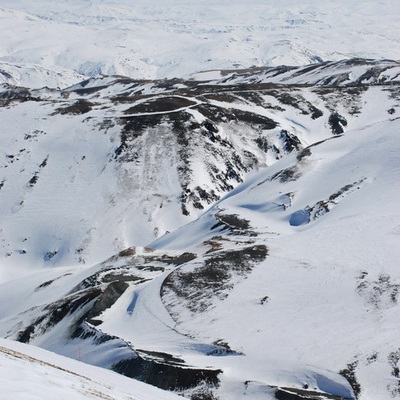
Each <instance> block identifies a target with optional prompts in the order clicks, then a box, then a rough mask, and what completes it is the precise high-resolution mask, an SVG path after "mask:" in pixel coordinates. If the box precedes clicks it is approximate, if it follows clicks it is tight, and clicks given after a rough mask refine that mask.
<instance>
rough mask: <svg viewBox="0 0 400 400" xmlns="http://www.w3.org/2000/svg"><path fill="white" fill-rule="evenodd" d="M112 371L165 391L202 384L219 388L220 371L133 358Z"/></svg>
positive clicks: (124, 361)
mask: <svg viewBox="0 0 400 400" xmlns="http://www.w3.org/2000/svg"><path fill="white" fill-rule="evenodd" d="M112 369H113V370H114V371H115V372H118V373H120V374H122V375H125V376H129V377H130V378H135V379H138V380H140V381H142V382H146V383H149V384H151V385H154V386H157V387H159V388H161V389H165V390H182V389H187V388H191V387H196V386H198V385H199V384H200V383H206V384H207V385H211V386H218V384H219V379H218V374H220V373H221V372H222V371H220V370H212V369H210V370H205V369H203V370H200V369H192V368H187V367H186V368H183V367H179V366H175V365H168V364H159V363H156V362H151V361H148V360H144V359H141V358H139V357H137V358H131V359H129V360H121V361H119V362H118V363H116V364H115V365H113V367H112Z"/></svg>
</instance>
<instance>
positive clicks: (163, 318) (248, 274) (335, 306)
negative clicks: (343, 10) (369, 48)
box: [0, 58, 400, 399]
mask: <svg viewBox="0 0 400 400" xmlns="http://www.w3.org/2000/svg"><path fill="white" fill-rule="evenodd" d="M399 72H400V64H399V63H398V62H396V61H374V60H369V59H368V60H365V59H360V58H357V59H351V60H344V61H337V62H323V63H320V64H311V65H308V66H306V67H304V66H303V67H296V68H294V67H282V66H281V67H269V68H264V67H263V68H250V69H240V70H231V71H228V70H213V71H208V72H203V73H198V74H194V75H192V76H191V78H190V79H163V80H136V79H132V78H127V77H123V76H101V77H97V78H92V79H88V80H85V81H83V82H81V83H79V84H75V85H73V86H71V87H69V88H67V89H63V90H61V89H49V88H42V89H31V88H24V87H21V86H13V85H10V84H6V83H5V84H3V85H2V87H1V91H0V101H1V107H0V116H1V121H2V122H3V124H2V128H1V129H0V135H1V136H0V141H1V143H2V144H3V146H4V147H3V148H4V149H5V150H4V152H3V155H2V160H1V165H0V202H1V207H0V213H1V214H0V220H1V227H0V256H1V266H2V268H1V273H2V276H1V280H2V282H3V283H2V285H1V289H0V336H1V337H5V338H9V339H14V340H18V341H21V342H25V343H30V344H33V345H36V346H39V347H42V348H44V349H47V350H51V351H53V352H56V353H59V354H62V355H66V356H68V357H71V358H77V359H79V360H81V361H84V362H86V363H89V364H93V365H97V366H101V367H105V368H109V369H112V370H114V371H117V372H120V373H122V374H125V375H127V376H130V377H133V378H137V379H139V380H142V381H144V382H147V383H150V384H152V385H155V386H158V387H160V388H162V389H167V390H174V391H177V392H179V393H180V394H182V395H184V396H186V397H189V398H192V399H217V398H221V399H222V398H229V399H241V398H252V399H258V398H260V399H261V398H271V399H274V398H275V399H316V398H323V399H339V398H346V399H355V398H357V399H370V398H385V397H388V396H392V397H393V398H395V397H396V396H399V393H400V390H399V386H398V375H399V374H398V368H399V365H398V363H399V360H400V356H399V351H398V348H399V344H398V343H397V341H398V339H397V332H398V329H397V328H398V323H397V320H398V318H397V317H398V315H397V314H398V304H397V300H398V299H397V297H398V291H399V287H400V286H399V285H400V276H399V274H398V271H397V264H398V259H399V250H398V235H399V223H398V217H399V211H398V194H399V189H400V188H399V183H398V182H399V181H400V180H399V173H400V170H399V162H398V154H399V150H400V149H399V146H400V142H399V140H398V131H399V127H400V126H399V119H398V114H399V107H400V97H399V96H400V91H399V76H400V75H399ZM104 260H105V261H104ZM50 267H51V268H50Z"/></svg>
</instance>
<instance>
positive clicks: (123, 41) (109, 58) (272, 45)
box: [0, 0, 400, 87]
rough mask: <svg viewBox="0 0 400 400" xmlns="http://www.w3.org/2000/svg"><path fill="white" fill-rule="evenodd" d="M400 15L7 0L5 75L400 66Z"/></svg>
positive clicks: (1, 54)
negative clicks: (348, 62) (372, 63)
mask: <svg viewBox="0 0 400 400" xmlns="http://www.w3.org/2000/svg"><path fill="white" fill-rule="evenodd" d="M399 11H400V10H399V3H398V1H397V0H385V1H380V2H376V1H371V0H368V1H363V2H362V4H360V2H358V1H355V0H352V1H346V0H335V1H332V2H329V3H321V2H318V1H312V2H307V3H299V2H298V1H295V0H284V1H282V2H280V4H279V6H276V5H275V4H272V3H271V4H270V3H266V2H265V1H262V0H251V1H248V2H246V6H245V7H244V6H243V2H241V1H239V0H235V1H231V0H230V1H227V0H222V1H219V2H218V3H215V2H212V1H211V0H205V1H202V2H200V3H198V2H190V3H188V2H186V1H185V2H183V1H182V0H174V1H169V2H168V4H164V2H161V1H160V0H150V1H136V2H135V4H134V5H132V4H131V2H129V1H127V0H119V1H118V2H116V1H111V0H107V1H102V2H101V3H99V2H89V1H85V2H78V1H72V2H71V1H60V2H56V3H54V2H52V1H50V0H46V1H40V2H30V1H19V2H17V3H16V2H15V1H9V0H2V1H1V2H0V18H1V23H0V29H1V38H2V40H1V42H0V63H1V64H0V66H1V67H0V69H4V70H5V71H6V72H7V73H9V74H11V75H12V78H7V77H4V76H3V77H2V79H5V80H6V81H9V82H16V83H19V84H21V85H25V86H34V87H38V86H42V85H44V84H46V85H47V86H54V87H56V86H60V87H66V86H69V85H71V84H72V83H74V82H73V81H74V79H75V78H78V77H79V76H85V77H90V76H95V75H97V74H107V75H125V76H130V77H135V78H145V79H154V78H164V77H182V76H185V75H190V74H193V73H196V72H199V71H209V70H222V69H233V68H247V67H250V66H253V65H255V66H267V65H306V64H309V63H318V62H321V61H326V60H341V59H344V58H351V57H364V58H375V59H400V53H399V50H398V49H399V46H398V38H399V26H398V23H397V15H398V13H399ZM338 21H340V23H338ZM83 38H84V39H83ZM21 67H22V68H21ZM67 71H69V72H68V73H67ZM48 74H49V75H48ZM211 74H212V76H217V75H216V74H218V72H216V73H215V74H214V73H211ZM0 76H2V75H1V74H0ZM205 76H206V77H207V78H208V77H210V74H209V73H208V74H207V75H200V77H202V78H204V77H205ZM78 80H79V78H78V79H76V80H75V83H76V82H77V81H78ZM46 81H47V82H46Z"/></svg>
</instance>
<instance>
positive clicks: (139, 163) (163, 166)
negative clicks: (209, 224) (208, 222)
mask: <svg viewBox="0 0 400 400" xmlns="http://www.w3.org/2000/svg"><path fill="white" fill-rule="evenodd" d="M353 67H357V68H358V70H359V71H362V73H361V72H359V74H358V75H357V74H353V78H354V81H352V80H351V79H352V77H351V76H350V75H349V73H350V72H349V71H351V70H352V68H353ZM310 68H311V67H310ZM398 68H399V67H398V63H396V62H381V63H379V62H372V61H369V60H364V61H362V60H352V61H348V62H338V63H326V64H323V65H322V66H320V67H318V68H317V69H315V68H314V67H312V68H311V69H312V70H313V71H314V72H315V74H314V75H313V74H312V71H310V70H309V69H305V68H302V67H301V68H297V69H289V70H288V71H287V72H288V73H290V79H291V81H292V82H296V80H297V82H298V84H296V85H295V84H293V83H292V84H290V85H289V84H286V85H283V84H282V82H281V79H282V76H281V75H280V74H278V75H276V83H271V82H270V80H269V81H268V82H263V79H264V78H265V71H260V70H259V69H253V70H251V71H246V72H243V71H242V72H232V73H228V77H230V78H232V82H236V83H231V84H229V82H227V81H226V80H225V78H221V79H220V80H216V81H215V80H213V81H204V80H202V81H196V80H187V81H185V80H175V79H174V80H161V81H136V80H133V79H129V78H122V77H102V78H97V79H91V80H88V81H85V82H82V83H80V84H77V85H74V86H72V87H70V88H69V89H68V90H55V89H54V90H50V89H41V90H29V89H25V88H21V87H15V86H9V85H3V86H2V87H1V89H0V105H1V107H0V118H1V120H2V121H3V124H2V126H1V127H0V141H1V144H2V147H1V153H0V217H1V222H2V223H1V226H0V259H1V263H2V267H1V271H0V275H1V277H0V279H1V280H2V281H6V280H9V279H13V278H14V279H15V278H16V277H17V276H18V275H24V274H26V273H29V272H32V271H36V270H37V269H39V268H41V267H43V266H72V265H77V264H80V265H83V264H86V265H89V266H90V265H93V264H95V263H98V262H101V261H103V260H104V259H106V258H108V257H110V256H112V255H113V254H116V253H118V252H119V251H121V250H123V249H124V248H127V247H130V246H145V245H146V244H148V243H150V242H152V241H153V240H154V239H156V238H157V237H159V236H161V235H163V234H164V233H165V232H167V231H170V232H171V231H174V230H176V229H177V228H178V227H180V226H182V225H184V224H185V223H188V222H190V221H193V220H194V219H196V218H197V217H198V216H200V215H201V213H203V212H204V210H205V209H207V208H208V207H209V206H210V205H211V204H213V203H215V202H216V201H218V200H219V199H220V198H221V197H222V196H224V195H225V194H227V193H228V192H230V191H231V190H233V189H234V188H235V187H236V186H237V185H239V184H240V183H241V182H243V181H244V180H245V179H246V177H247V176H248V175H249V174H252V173H254V172H256V171H257V170H259V169H260V168H263V167H264V166H269V165H272V164H273V163H275V162H276V161H277V160H279V159H282V158H285V157H286V155H287V154H289V153H291V152H296V151H301V150H302V149H303V148H305V147H306V146H308V145H311V144H313V143H316V142H318V141H321V140H324V139H327V138H330V137H334V136H336V135H338V134H341V133H342V132H344V131H346V130H351V129H361V128H363V127H365V126H368V125H369V124H373V123H377V122H380V121H385V120H387V119H390V118H394V117H395V116H396V115H397V113H398V112H399V105H400V103H399V94H398V86H397V85H398V76H397V75H396V71H397V70H398ZM338 71H341V74H342V75H343V76H345V77H346V80H345V81H343V80H339V81H338V79H337V76H338ZM251 72H252V73H253V75H250V74H251ZM268 74H271V71H269V72H268V71H267V75H268ZM360 74H361V76H364V78H365V79H362V80H360V79H359V77H360ZM385 74H386V75H385ZM251 76H253V78H254V79H253V78H251ZM383 76H386V79H383ZM286 77H287V78H289V76H288V75H287V74H286ZM268 79H272V78H271V76H270V78H268ZM307 79H310V80H311V83H315V79H317V80H318V81H321V82H320V83H319V84H318V85H317V86H311V85H306V84H305V83H304V82H306V81H307ZM323 82H331V83H329V84H324V83H323ZM332 82H335V84H332ZM105 232H107V234H105Z"/></svg>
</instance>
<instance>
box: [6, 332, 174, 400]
mask: <svg viewBox="0 0 400 400" xmlns="http://www.w3.org/2000/svg"><path fill="white" fill-rule="evenodd" d="M0 360H1V362H0V372H1V373H0V396H1V398H2V399H12V400H25V399H28V398H29V399H30V400H54V399H56V398H57V399H59V400H70V399H74V400H86V399H88V398H90V399H101V400H105V399H106V400H154V399H160V400H164V399H165V400H173V399H175V400H176V399H182V397H178V396H176V395H174V394H172V393H168V392H165V391H161V390H158V389H156V388H154V387H152V386H149V385H145V384H144V383H141V382H137V381H132V380H131V379H128V378H125V377H123V376H121V375H118V374H115V373H112V372H109V371H105V370H104V369H99V368H96V367H92V366H88V365H87V364H83V363H81V362H78V361H74V360H71V359H67V358H64V357H61V356H58V355H56V354H54V353H50V352H47V351H45V350H42V349H39V348H35V347H33V346H27V345H24V344H21V343H16V342H12V341H10V340H4V339H0Z"/></svg>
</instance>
